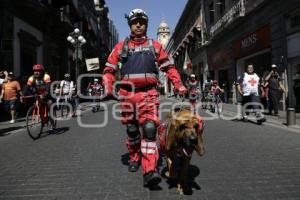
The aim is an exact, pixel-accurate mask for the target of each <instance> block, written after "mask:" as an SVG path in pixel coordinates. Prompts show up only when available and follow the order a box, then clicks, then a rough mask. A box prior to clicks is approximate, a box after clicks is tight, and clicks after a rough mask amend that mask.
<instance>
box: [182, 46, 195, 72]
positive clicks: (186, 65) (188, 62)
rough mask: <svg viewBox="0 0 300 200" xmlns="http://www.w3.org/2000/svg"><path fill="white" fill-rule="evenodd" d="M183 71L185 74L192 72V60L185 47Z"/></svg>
mask: <svg viewBox="0 0 300 200" xmlns="http://www.w3.org/2000/svg"><path fill="white" fill-rule="evenodd" d="M183 71H184V73H185V74H186V75H190V74H191V73H192V72H193V66H192V61H191V59H190V57H189V54H188V52H187V49H186V50H185V58H184V63H183Z"/></svg>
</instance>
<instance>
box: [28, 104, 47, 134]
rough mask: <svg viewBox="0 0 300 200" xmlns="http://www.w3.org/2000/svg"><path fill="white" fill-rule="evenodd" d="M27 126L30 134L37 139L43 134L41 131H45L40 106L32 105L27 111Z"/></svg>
mask: <svg viewBox="0 0 300 200" xmlns="http://www.w3.org/2000/svg"><path fill="white" fill-rule="evenodd" d="M26 128H27V133H28V135H29V136H30V137H31V138H32V139H34V140H35V139H38V138H39V137H40V136H41V133H42V131H43V124H42V120H41V117H40V114H39V113H38V107H37V106H35V105H34V106H32V107H30V108H29V110H28V111H27V115H26Z"/></svg>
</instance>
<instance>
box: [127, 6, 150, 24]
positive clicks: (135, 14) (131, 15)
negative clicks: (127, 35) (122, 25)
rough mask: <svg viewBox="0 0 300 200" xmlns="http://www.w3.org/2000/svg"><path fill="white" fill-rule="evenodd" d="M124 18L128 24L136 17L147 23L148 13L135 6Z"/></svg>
mask: <svg viewBox="0 0 300 200" xmlns="http://www.w3.org/2000/svg"><path fill="white" fill-rule="evenodd" d="M126 18H127V22H128V24H129V25H130V24H131V23H132V21H134V20H136V19H143V20H145V21H146V22H147V23H148V15H147V14H146V12H145V11H143V10H142V9H140V8H136V9H133V10H132V11H130V12H129V14H128V15H126Z"/></svg>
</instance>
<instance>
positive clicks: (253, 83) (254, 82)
mask: <svg viewBox="0 0 300 200" xmlns="http://www.w3.org/2000/svg"><path fill="white" fill-rule="evenodd" d="M248 83H250V84H251V86H254V85H255V84H256V83H257V81H256V80H254V78H252V79H251V80H250V81H248Z"/></svg>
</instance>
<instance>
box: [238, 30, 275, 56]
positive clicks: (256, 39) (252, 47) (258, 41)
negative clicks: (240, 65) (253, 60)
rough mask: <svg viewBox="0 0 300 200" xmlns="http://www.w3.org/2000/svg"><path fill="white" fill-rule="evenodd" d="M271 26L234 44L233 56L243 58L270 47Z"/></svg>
mask: <svg viewBox="0 0 300 200" xmlns="http://www.w3.org/2000/svg"><path fill="white" fill-rule="evenodd" d="M270 32H271V31H270V26H265V27H263V28H261V29H259V30H257V31H256V32H254V33H250V34H248V35H247V36H245V37H243V38H242V39H240V40H237V41H235V42H234V49H233V56H234V58H241V57H244V56H247V55H250V54H253V53H255V52H257V51H260V50H263V49H266V48H269V47H270V34H271V33H270Z"/></svg>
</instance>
